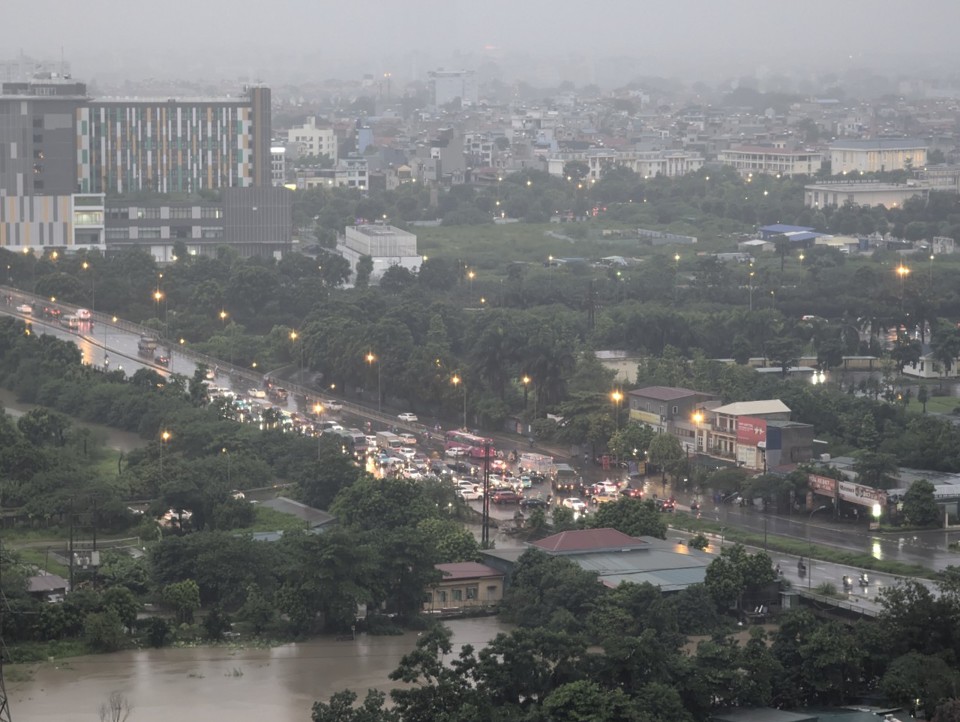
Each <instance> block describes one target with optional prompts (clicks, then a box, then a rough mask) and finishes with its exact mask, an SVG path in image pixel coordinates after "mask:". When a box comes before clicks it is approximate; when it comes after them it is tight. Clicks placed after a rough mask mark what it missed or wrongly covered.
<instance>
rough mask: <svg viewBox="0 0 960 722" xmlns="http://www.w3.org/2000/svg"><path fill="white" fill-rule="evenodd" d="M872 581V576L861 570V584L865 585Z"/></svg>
mask: <svg viewBox="0 0 960 722" xmlns="http://www.w3.org/2000/svg"><path fill="white" fill-rule="evenodd" d="M869 583H870V577H868V576H867V573H866V572H860V586H861V587H865V586H867V585H868V584H869Z"/></svg>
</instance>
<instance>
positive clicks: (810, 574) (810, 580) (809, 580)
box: [807, 504, 830, 589]
mask: <svg viewBox="0 0 960 722" xmlns="http://www.w3.org/2000/svg"><path fill="white" fill-rule="evenodd" d="M829 508H830V505H829V504H821V505H820V506H818V507H817V508H816V509H814V510H813V511H811V512H810V516H809V517H807V547H808V549H809V552H808V555H809V557H810V565H809V567H810V568H809V569H807V589H811V588H812V587H813V542H812V541H811V540H810V524H811V523H812V522H813V515H814V514H816V513H817V512H818V511H823V510H824V509H829Z"/></svg>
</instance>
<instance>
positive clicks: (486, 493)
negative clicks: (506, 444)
mask: <svg viewBox="0 0 960 722" xmlns="http://www.w3.org/2000/svg"><path fill="white" fill-rule="evenodd" d="M481 523H482V524H483V527H482V529H481V531H480V546H481V548H483V549H489V548H490V444H484V445H483V514H482V518H481Z"/></svg>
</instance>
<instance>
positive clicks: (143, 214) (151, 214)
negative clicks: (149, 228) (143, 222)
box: [137, 208, 160, 220]
mask: <svg viewBox="0 0 960 722" xmlns="http://www.w3.org/2000/svg"><path fill="white" fill-rule="evenodd" d="M137 218H140V219H147V220H156V219H158V218H160V209H159V208H137Z"/></svg>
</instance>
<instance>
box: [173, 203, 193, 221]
mask: <svg viewBox="0 0 960 722" xmlns="http://www.w3.org/2000/svg"><path fill="white" fill-rule="evenodd" d="M170 218H172V219H174V220H186V219H189V218H193V209H192V208H190V207H189V206H188V207H186V208H171V209H170Z"/></svg>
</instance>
